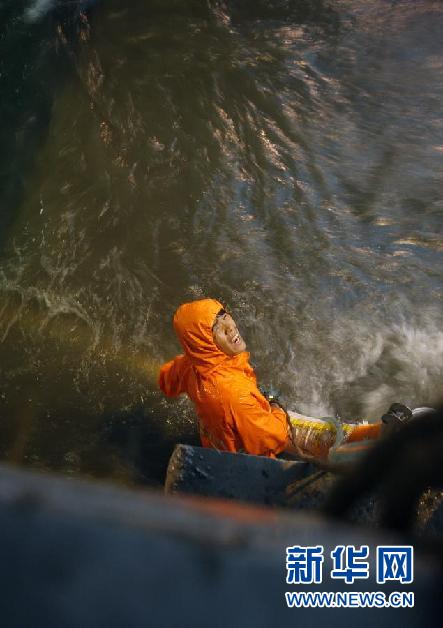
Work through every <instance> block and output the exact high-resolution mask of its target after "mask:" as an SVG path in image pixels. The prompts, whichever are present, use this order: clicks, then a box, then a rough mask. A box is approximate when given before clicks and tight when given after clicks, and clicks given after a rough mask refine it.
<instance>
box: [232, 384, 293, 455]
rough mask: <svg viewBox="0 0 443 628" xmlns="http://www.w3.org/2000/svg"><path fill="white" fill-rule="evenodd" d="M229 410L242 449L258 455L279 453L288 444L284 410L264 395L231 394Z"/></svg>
mask: <svg viewBox="0 0 443 628" xmlns="http://www.w3.org/2000/svg"><path fill="white" fill-rule="evenodd" d="M230 411H231V414H232V418H233V422H234V425H235V428H236V430H237V433H238V436H239V438H240V440H241V442H242V445H243V449H244V450H245V451H246V452H247V453H249V454H254V455H256V456H276V455H277V454H279V453H281V452H282V451H285V450H286V448H287V447H288V446H289V443H290V440H289V435H288V424H287V420H286V414H285V412H284V410H282V409H281V408H279V407H276V406H274V407H273V406H271V405H270V404H269V403H268V402H267V401H266V400H265V399H264V398H263V397H262V396H261V395H260V398H257V397H256V396H255V395H253V394H248V395H240V396H239V397H238V398H237V399H233V398H231V403H230Z"/></svg>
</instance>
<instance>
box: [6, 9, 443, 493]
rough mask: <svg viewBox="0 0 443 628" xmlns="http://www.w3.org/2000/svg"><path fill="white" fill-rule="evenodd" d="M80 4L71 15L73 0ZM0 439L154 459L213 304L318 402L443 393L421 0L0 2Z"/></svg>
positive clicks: (29, 455)
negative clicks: (175, 360)
mask: <svg viewBox="0 0 443 628" xmlns="http://www.w3.org/2000/svg"><path fill="white" fill-rule="evenodd" d="M82 9H83V10H84V12H82ZM0 24H1V34H0V46H1V49H0V52H1V56H0V112H1V118H0V140H1V153H0V182H1V186H0V369H1V373H0V378H1V379H0V385H1V390H0V455H1V457H2V458H3V459H7V460H9V461H12V462H16V463H19V464H27V465H31V466H34V467H39V468H50V469H56V470H61V471H63V472H66V473H82V474H89V475H94V476H104V477H108V478H111V477H112V478H114V479H115V480H116V481H120V482H124V483H128V484H131V483H134V482H155V481H158V480H161V478H162V473H163V470H164V465H165V461H166V460H167V457H168V454H169V452H170V450H171V447H172V445H173V443H175V442H177V441H188V442H189V441H193V440H195V438H196V426H195V420H194V415H193V411H192V408H191V407H190V405H189V403H188V402H187V401H186V400H185V399H181V400H178V401H176V402H169V401H168V402H167V401H166V400H164V399H163V398H162V396H161V395H160V394H159V392H158V391H157V389H156V384H155V379H156V371H157V369H158V366H159V364H161V362H162V361H164V360H166V359H169V358H171V357H172V356H173V355H174V354H175V353H177V352H178V349H179V347H178V344H177V342H176V340H175V338H174V335H173V331H172V327H171V317H172V314H173V312H174V310H175V308H176V307H177V306H178V305H179V304H180V303H181V302H183V301H185V300H189V299H193V298H198V297H203V296H213V297H215V298H218V299H220V300H221V301H223V302H224V303H226V305H227V306H228V307H229V309H230V310H231V311H232V312H233V314H234V316H235V317H236V319H237V320H238V324H239V327H240V329H241V331H242V333H243V335H244V337H245V339H246V341H247V343H248V348H249V350H250V351H251V353H252V361H253V363H254V365H255V366H256V368H257V371H258V373H259V376H260V379H261V382H262V383H263V384H264V385H265V386H268V387H269V386H272V387H274V388H275V389H277V390H279V391H280V392H281V394H282V396H283V397H284V398H285V399H286V401H287V402H288V405H289V406H290V407H291V406H292V407H295V408H296V409H298V410H299V411H302V412H303V411H304V412H307V413H310V414H315V415H318V416H321V415H325V414H331V413H332V414H335V413H339V414H340V415H342V416H343V417H353V416H356V415H358V416H361V417H364V418H368V419H375V418H378V417H379V416H380V414H381V412H382V411H384V410H385V409H386V407H387V406H388V405H389V404H390V403H391V402H392V401H403V402H405V403H408V404H410V405H412V406H417V405H423V404H432V403H434V402H435V400H436V399H438V398H441V396H442V388H441V381H442V370H441V365H442V357H443V332H442V318H443V315H442V311H443V310H442V304H441V301H442V292H441V288H442V248H443V245H442V239H441V232H442V213H443V184H442V181H443V178H442V174H443V3H442V2H435V1H429V0H423V1H421V0H417V1H415V2H410V1H387V0H374V1H371V2H367V1H363V0H362V1H360V0H330V1H327V0H323V1H322V0H316V1H312V0H311V1H308V0H298V1H289V0H286V1H282V0H280V1H277V0H273V1H266V2H265V1H264V0H263V1H255V2H252V1H249V0H244V1H243V2H236V1H235V2H234V1H232V2H230V1H226V2H223V1H218V2H217V1H215V0H214V1H212V0H207V1H205V0H192V1H188V2H185V1H184V0H175V1H174V0H157V1H154V0H151V1H141V0H139V1H135V0H134V1H132V2H124V1H123V0H108V1H107V2H96V3H94V2H83V3H81V2H61V1H60V2H51V1H49V0H40V1H38V2H37V1H34V2H31V1H27V2H24V1H23V0H18V1H16V0H6V1H3V2H0Z"/></svg>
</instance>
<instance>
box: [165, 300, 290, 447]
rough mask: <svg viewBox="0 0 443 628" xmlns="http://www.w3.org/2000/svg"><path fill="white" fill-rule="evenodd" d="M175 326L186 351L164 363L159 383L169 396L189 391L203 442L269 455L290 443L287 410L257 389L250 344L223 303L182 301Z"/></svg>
mask: <svg viewBox="0 0 443 628" xmlns="http://www.w3.org/2000/svg"><path fill="white" fill-rule="evenodd" d="M174 328H175V331H176V333H177V336H178V338H179V340H180V343H181V345H182V347H183V349H184V352H185V353H184V355H179V356H177V357H176V358H174V359H173V360H171V361H170V362H168V363H167V364H164V365H163V366H162V367H161V369H160V379H159V385H160V388H161V389H162V391H163V392H164V393H165V394H166V395H167V396H169V397H174V396H176V395H179V394H181V393H187V394H188V395H189V397H190V398H191V400H192V401H193V402H194V405H195V408H196V411H197V415H198V418H199V421H200V437H201V441H202V444H203V446H204V447H213V448H216V449H221V450H224V451H233V452H238V451H243V452H246V453H249V454H256V455H261V456H270V457H275V456H276V455H277V454H279V453H281V452H282V451H284V450H286V449H288V448H290V447H291V441H290V438H289V432H288V422H287V418H286V413H285V412H284V410H282V409H281V408H280V407H277V406H274V405H271V404H270V403H269V401H268V400H267V399H266V398H265V397H264V396H263V395H262V394H261V392H260V391H259V390H258V388H257V379H256V377H255V373H254V370H253V369H252V367H251V366H250V364H249V353H247V352H246V351H245V349H246V343H245V341H244V340H243V338H242V337H241V335H240V333H239V331H238V329H237V326H236V324H235V322H234V320H233V319H232V317H231V316H230V315H229V314H227V313H226V312H225V310H224V308H223V305H222V304H221V303H219V302H218V301H216V300H215V299H202V300H200V301H193V302H191V303H184V304H183V305H181V306H180V307H179V308H178V310H177V311H176V313H175V316H174Z"/></svg>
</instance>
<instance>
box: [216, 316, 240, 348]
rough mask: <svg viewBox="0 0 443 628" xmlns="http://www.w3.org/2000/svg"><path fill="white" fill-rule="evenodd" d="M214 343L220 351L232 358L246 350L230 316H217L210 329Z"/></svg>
mask: <svg viewBox="0 0 443 628" xmlns="http://www.w3.org/2000/svg"><path fill="white" fill-rule="evenodd" d="M212 335H213V337H214V342H215V344H216V345H217V347H218V348H219V349H220V351H223V353H226V355H229V356H231V357H233V356H234V355H237V354H238V353H241V352H242V351H244V350H245V349H246V342H245V341H244V340H243V338H242V337H241V336H240V333H239V331H238V329H237V325H236V324H235V322H234V319H233V318H232V316H231V315H230V314H226V312H223V313H222V314H218V315H217V317H216V319H215V323H214V325H213V327H212Z"/></svg>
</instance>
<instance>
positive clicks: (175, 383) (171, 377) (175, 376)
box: [158, 355, 190, 397]
mask: <svg viewBox="0 0 443 628" xmlns="http://www.w3.org/2000/svg"><path fill="white" fill-rule="evenodd" d="M189 368H190V365H189V360H188V359H187V358H186V356H184V355H178V356H177V357H175V358H174V359H173V360H171V361H170V362H167V363H166V364H163V366H162V367H161V368H160V373H159V378H158V385H159V387H160V389H161V390H162V391H163V392H164V393H165V395H166V396H168V397H176V396H177V395H180V394H181V393H184V392H186V379H187V374H188V372H189Z"/></svg>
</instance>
